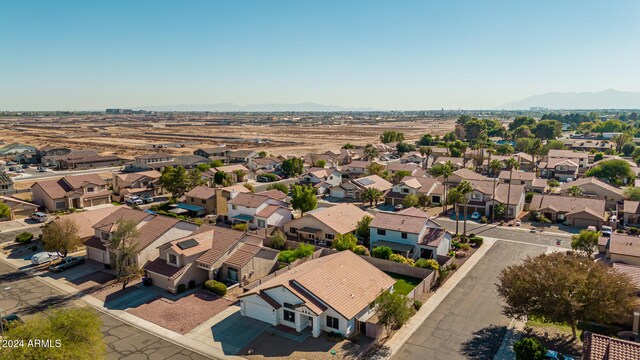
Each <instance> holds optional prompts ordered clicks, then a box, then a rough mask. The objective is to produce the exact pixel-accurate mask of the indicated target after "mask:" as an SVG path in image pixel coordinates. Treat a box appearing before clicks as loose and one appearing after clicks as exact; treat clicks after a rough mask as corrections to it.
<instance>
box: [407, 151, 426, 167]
mask: <svg viewBox="0 0 640 360" xmlns="http://www.w3.org/2000/svg"><path fill="white" fill-rule="evenodd" d="M427 160H428V157H427V156H426V155H422V154H421V153H420V152H419V151H410V152H408V153H405V154H403V155H402V157H401V158H400V162H401V163H414V164H418V166H420V167H421V168H426V167H427Z"/></svg>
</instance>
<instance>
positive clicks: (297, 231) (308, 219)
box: [284, 203, 367, 246]
mask: <svg viewBox="0 0 640 360" xmlns="http://www.w3.org/2000/svg"><path fill="white" fill-rule="evenodd" d="M365 216H367V213H366V212H365V211H363V210H362V209H360V208H359V207H357V206H355V205H353V204H346V203H341V204H337V205H335V206H329V207H325V208H318V209H315V210H311V211H308V212H306V213H304V216H302V217H299V218H297V219H294V220H291V221H289V222H288V223H287V224H285V225H284V232H285V233H286V234H287V235H288V236H289V237H295V238H296V239H297V240H302V241H309V242H313V243H315V244H316V245H322V246H331V243H332V242H333V240H334V239H335V238H336V236H338V235H344V234H349V233H353V232H354V231H355V230H356V228H357V227H358V225H357V224H358V221H360V220H362V218H363V217H365Z"/></svg>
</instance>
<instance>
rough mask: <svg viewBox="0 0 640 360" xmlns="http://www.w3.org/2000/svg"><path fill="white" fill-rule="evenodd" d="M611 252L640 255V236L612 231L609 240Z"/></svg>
mask: <svg viewBox="0 0 640 360" xmlns="http://www.w3.org/2000/svg"><path fill="white" fill-rule="evenodd" d="M609 252H610V253H611V254H616V255H626V256H634V257H640V237H638V236H632V235H625V234H618V233H612V234H611V238H610V240H609Z"/></svg>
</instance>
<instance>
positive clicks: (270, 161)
mask: <svg viewBox="0 0 640 360" xmlns="http://www.w3.org/2000/svg"><path fill="white" fill-rule="evenodd" d="M248 167H249V170H251V171H254V172H255V171H258V170H262V171H264V172H274V171H276V170H280V169H281V168H282V160H280V159H278V158H276V157H264V158H259V157H255V158H250V159H249V163H248Z"/></svg>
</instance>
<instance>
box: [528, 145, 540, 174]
mask: <svg viewBox="0 0 640 360" xmlns="http://www.w3.org/2000/svg"><path fill="white" fill-rule="evenodd" d="M529 151H530V152H531V160H532V161H533V166H535V172H536V176H538V163H537V162H536V156H538V155H540V153H542V140H540V139H536V140H535V141H534V142H533V144H532V145H531V149H530V150H529Z"/></svg>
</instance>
